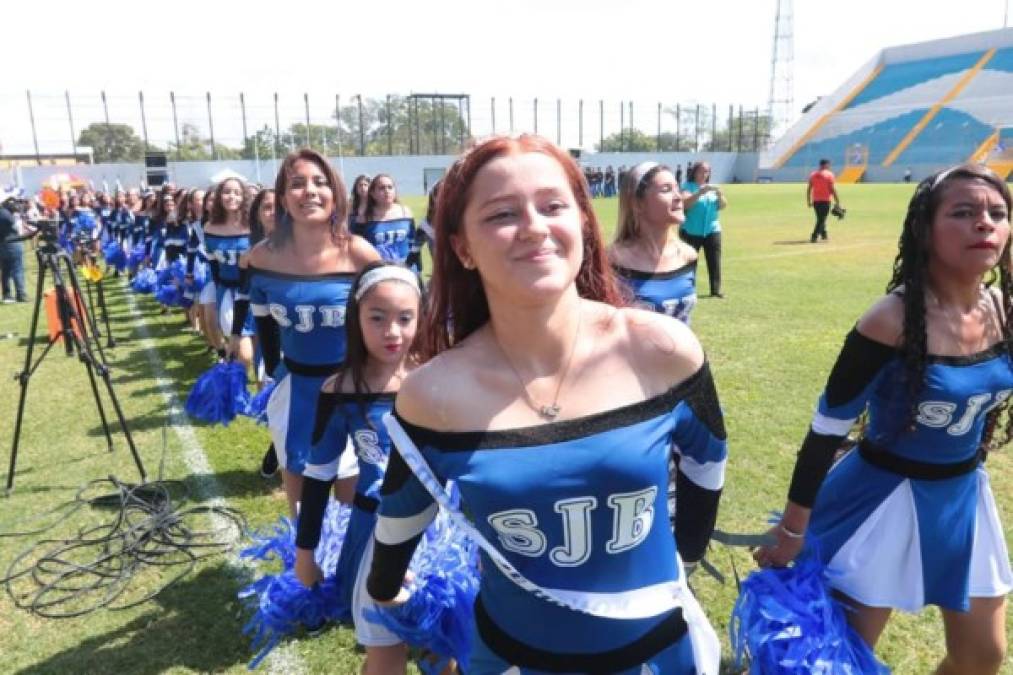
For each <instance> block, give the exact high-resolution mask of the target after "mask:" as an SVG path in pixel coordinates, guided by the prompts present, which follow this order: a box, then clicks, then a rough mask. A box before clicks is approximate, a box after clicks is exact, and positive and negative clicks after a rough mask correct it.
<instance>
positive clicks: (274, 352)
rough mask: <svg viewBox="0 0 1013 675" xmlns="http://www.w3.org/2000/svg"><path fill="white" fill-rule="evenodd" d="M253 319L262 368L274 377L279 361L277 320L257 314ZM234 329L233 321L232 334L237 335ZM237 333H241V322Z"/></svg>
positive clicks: (279, 344) (279, 335) (279, 345)
mask: <svg viewBox="0 0 1013 675" xmlns="http://www.w3.org/2000/svg"><path fill="white" fill-rule="evenodd" d="M233 311H234V310H233ZM254 321H255V323H256V324H257V339H258V340H260V353H261V354H262V355H263V357H264V370H265V371H266V372H267V375H268V376H269V377H274V371H275V370H276V369H277V368H278V364H279V363H280V362H281V331H280V330H279V328H278V322H277V321H275V320H274V319H273V318H272V317H270V316H258V317H257V318H256V319H254ZM235 330H236V325H235V322H234V321H233V323H232V334H233V335H237V333H236V332H235ZM238 335H242V324H240V332H239V333H238Z"/></svg>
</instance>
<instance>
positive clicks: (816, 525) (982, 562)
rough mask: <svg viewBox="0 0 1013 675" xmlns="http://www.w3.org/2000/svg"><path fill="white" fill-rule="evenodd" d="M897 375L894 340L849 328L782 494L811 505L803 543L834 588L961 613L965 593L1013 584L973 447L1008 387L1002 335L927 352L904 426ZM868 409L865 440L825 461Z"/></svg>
mask: <svg viewBox="0 0 1013 675" xmlns="http://www.w3.org/2000/svg"><path fill="white" fill-rule="evenodd" d="M905 379H906V377H905V370H904V364H903V360H902V357H901V354H900V353H899V352H898V351H897V350H896V349H894V348H893V347H889V346H887V345H884V344H881V343H879V342H875V341H874V340H871V339H869V338H868V337H865V336H864V335H862V334H861V333H859V332H858V331H857V329H855V330H852V331H851V333H850V334H849V335H848V337H847V339H846V340H845V343H844V347H843V349H842V351H841V354H840V356H839V357H838V360H837V363H836V365H835V366H834V368H833V371H832V372H831V374H830V379H829V380H828V382H827V387H826V389H825V391H824V393H823V395H822V396H821V397H820V400H819V407H818V409H817V411H816V413H815V416H814V417H813V421H812V425H811V428H810V430H809V433H808V435H807V436H806V439H805V442H804V443H803V445H802V449H801V450H800V451H799V458H798V462H797V463H796V466H795V471H794V474H793V476H792V483H791V488H790V491H789V498H790V499H791V500H792V501H793V502H795V503H797V504H800V505H801V506H806V507H812V509H813V510H812V517H811V520H810V524H809V529H808V531H807V533H806V538H807V545H809V546H814V547H815V548H816V550H817V551H818V553H819V555H820V556H821V557H822V559H823V561H824V562H825V563H826V565H827V568H828V580H829V582H830V584H831V586H833V587H834V588H836V589H838V590H839V591H841V592H842V593H844V594H846V595H848V596H849V597H852V598H854V599H855V600H857V601H859V602H861V603H863V604H865V605H870V606H873V607H893V608H897V609H901V610H904V611H908V612H915V611H918V610H920V609H921V608H922V607H924V606H925V605H930V604H931V605H938V606H940V607H943V608H945V609H951V610H960V611H966V610H967V609H968V607H969V601H970V598H972V597H1000V596H1003V595H1005V594H1007V593H1008V592H1009V591H1010V590H1011V588H1013V574H1011V571H1010V565H1009V555H1008V553H1007V549H1006V543H1005V540H1004V538H1003V529H1002V526H1001V525H1000V523H999V517H998V513H997V511H996V507H995V501H994V499H993V497H992V490H991V488H990V486H989V478H988V473H987V472H986V471H985V468H984V466H983V464H982V462H983V460H984V455H983V454H982V452H981V450H980V445H981V441H982V435H983V433H984V425H985V417H986V414H987V413H988V411H989V410H991V409H992V408H994V407H995V406H997V405H999V404H1000V403H1002V402H1003V401H1004V400H1005V399H1006V398H1008V397H1009V395H1010V393H1011V392H1013V370H1011V363H1010V358H1009V355H1008V354H1006V352H1005V350H1004V348H1003V345H1002V343H999V344H997V345H995V346H994V347H992V348H990V349H987V350H985V351H983V352H980V353H978V354H972V355H968V356H929V357H928V363H927V365H926V370H925V386H924V388H923V390H922V392H921V393H920V394H919V400H918V406H917V411H918V412H917V416H916V417H915V420H914V422H913V428H910V429H909V428H908V426H909V417H910V412H909V411H910V406H909V405H908V403H907V401H908V400H909V396H908V391H907V386H906V384H905ZM866 409H867V410H868V422H867V425H866V431H865V437H864V438H863V439H862V441H861V442H860V443H859V444H858V446H857V447H856V448H855V449H853V450H851V451H850V452H849V453H848V454H847V455H845V456H844V457H843V458H842V459H841V460H840V461H838V462H837V463H836V464H835V465H834V466H833V468H830V465H831V463H832V460H833V456H834V452H835V450H836V449H837V448H839V447H840V445H841V442H842V441H843V439H844V437H845V436H846V434H847V432H848V430H849V429H850V428H851V426H852V424H853V423H854V422H855V420H856V419H857V418H858V416H859V415H860V414H861V413H862V412H863V411H864V410H866ZM828 470H829V473H828ZM824 477H825V481H824V480H823V479H824ZM821 482H822V485H821Z"/></svg>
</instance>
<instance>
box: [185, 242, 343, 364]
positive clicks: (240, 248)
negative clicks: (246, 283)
mask: <svg viewBox="0 0 1013 675" xmlns="http://www.w3.org/2000/svg"><path fill="white" fill-rule="evenodd" d="M204 248H205V250H206V251H207V257H208V263H209V264H210V265H211V278H212V279H213V280H214V284H215V285H214V289H215V305H216V306H217V310H218V323H219V324H220V325H221V328H222V333H223V334H224V335H230V334H231V331H232V325H233V321H232V314H233V311H234V307H235V304H236V299H237V293H238V292H239V289H240V285H241V284H240V278H241V276H242V274H241V271H240V268H239V258H240V256H242V254H243V253H246V251H248V250H249V249H250V235H248V234H230V235H221V234H211V233H210V232H205V233H204ZM201 299H202V300H203V296H202V298H201ZM254 316H256V313H254V314H253V315H248V316H247V317H246V320H245V321H244V322H243V328H242V333H241V335H242V336H243V337H251V336H253V335H254V333H255V329H254V326H253V317H254ZM342 353H344V352H343V350H342Z"/></svg>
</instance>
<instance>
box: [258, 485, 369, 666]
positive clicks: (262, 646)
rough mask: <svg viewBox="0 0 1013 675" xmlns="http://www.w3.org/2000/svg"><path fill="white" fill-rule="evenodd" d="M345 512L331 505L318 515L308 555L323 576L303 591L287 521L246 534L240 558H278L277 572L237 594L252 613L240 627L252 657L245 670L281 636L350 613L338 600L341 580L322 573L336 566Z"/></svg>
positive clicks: (347, 515)
mask: <svg viewBox="0 0 1013 675" xmlns="http://www.w3.org/2000/svg"><path fill="white" fill-rule="evenodd" d="M351 513H352V510H351V508H350V507H348V506H345V505H342V504H338V503H337V502H335V501H333V500H331V501H330V502H329V503H328V505H327V510H326V511H325V512H324V521H323V526H322V527H321V530H320V544H319V545H318V546H317V550H316V552H315V554H314V558H315V559H316V562H317V564H318V565H319V566H320V569H321V570H323V571H324V580H323V581H322V582H321V583H319V584H317V585H316V586H314V587H313V588H306V587H305V586H303V584H302V582H300V581H299V579H298V578H297V577H296V576H295V571H294V567H295V527H293V525H292V521H290V520H289V519H288V518H282V519H281V520H280V521H279V522H278V523H277V524H276V525H275V526H274V527H273V529H272V530H271V532H270V533H265V534H259V533H255V534H253V535H251V538H252V539H253V541H254V545H253V546H251V547H249V548H246V549H244V550H243V551H242V552H241V553H240V555H241V556H242V557H244V558H251V559H255V560H271V559H275V558H276V559H278V560H279V561H280V562H281V565H282V569H281V572H279V573H278V574H268V575H265V576H263V577H261V578H260V579H258V580H257V581H255V582H253V583H252V584H250V585H249V586H246V587H245V588H243V589H242V590H240V591H239V597H240V599H242V600H244V602H245V604H246V605H247V606H249V607H250V608H252V609H253V611H254V614H253V616H252V617H251V618H250V620H249V621H248V622H247V624H246V626H245V627H244V628H243V633H244V634H247V635H250V636H251V637H252V641H253V649H254V650H256V654H255V656H254V658H253V660H252V661H251V662H250V668H251V669H252V668H256V667H257V665H259V664H260V662H261V661H262V660H263V659H264V657H265V656H267V654H268V653H269V652H270V651H271V650H272V649H274V647H275V646H277V645H278V643H279V642H281V640H282V639H284V638H285V637H287V636H290V635H294V634H295V633H296V632H298V630H299V629H300V628H302V627H305V628H308V629H316V628H319V627H320V626H322V625H323V624H324V623H326V622H328V621H342V620H347V619H348V618H349V617H350V616H351V608H350V607H347V606H346V605H345V601H344V600H343V599H342V598H343V597H344V594H343V593H342V590H341V586H342V580H341V579H339V578H337V577H336V576H334V575H333V574H328V572H329V571H331V570H333V569H334V568H335V566H336V564H337V559H338V556H339V555H340V553H341V547H342V544H343V543H344V539H345V533H346V532H347V530H348V520H349V518H350V516H351Z"/></svg>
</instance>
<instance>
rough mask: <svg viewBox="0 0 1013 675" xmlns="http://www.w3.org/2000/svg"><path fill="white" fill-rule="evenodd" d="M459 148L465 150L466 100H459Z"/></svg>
mask: <svg viewBox="0 0 1013 675" xmlns="http://www.w3.org/2000/svg"><path fill="white" fill-rule="evenodd" d="M457 148H458V152H460V151H461V150H463V149H464V99H463V98H460V97H459V98H458V99H457Z"/></svg>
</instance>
